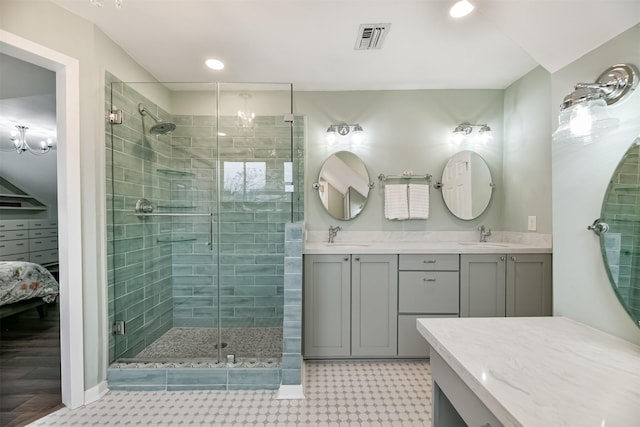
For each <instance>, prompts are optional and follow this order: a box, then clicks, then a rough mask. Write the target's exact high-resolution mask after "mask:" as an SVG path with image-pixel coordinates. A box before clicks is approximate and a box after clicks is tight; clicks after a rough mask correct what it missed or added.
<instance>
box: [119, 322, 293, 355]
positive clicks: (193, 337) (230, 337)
mask: <svg viewBox="0 0 640 427" xmlns="http://www.w3.org/2000/svg"><path fill="white" fill-rule="evenodd" d="M222 340H223V343H224V344H226V346H225V345H224V344H223V348H222V357H223V359H225V358H226V356H227V355H228V354H233V355H235V357H236V360H242V359H255V358H259V359H264V358H267V359H268V358H271V359H273V358H277V359H279V358H280V357H281V356H282V328H223V329H222ZM217 341H218V330H217V329H216V328H185V327H177V328H172V329H170V330H169V331H167V332H166V333H165V334H164V335H162V336H161V337H160V338H158V339H157V340H156V341H155V342H153V343H152V344H150V345H149V346H148V347H147V348H146V349H144V350H142V351H141V352H140V353H138V355H137V356H136V357H135V358H133V359H128V360H127V361H130V362H131V361H164V360H167V361H176V360H181V359H182V360H185V361H190V360H202V359H217V357H218V350H217V349H216V344H217Z"/></svg>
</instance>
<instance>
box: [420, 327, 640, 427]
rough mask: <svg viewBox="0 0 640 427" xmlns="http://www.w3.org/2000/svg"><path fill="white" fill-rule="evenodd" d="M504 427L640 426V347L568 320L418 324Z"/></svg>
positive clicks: (421, 330) (436, 349)
mask: <svg viewBox="0 0 640 427" xmlns="http://www.w3.org/2000/svg"><path fill="white" fill-rule="evenodd" d="M417 323H418V331H419V332H420V333H421V334H422V335H423V336H424V337H425V338H426V339H427V341H428V342H429V344H430V345H431V347H432V348H433V349H434V350H435V351H437V352H438V353H439V354H440V356H442V358H443V359H444V361H446V362H447V363H448V364H449V366H450V367H451V368H452V369H453V371H454V372H455V373H456V374H457V375H458V376H459V377H460V378H461V379H462V381H464V383H465V384H466V385H467V386H468V387H469V388H470V389H471V390H472V391H473V392H474V393H475V394H476V395H477V396H478V398H479V399H480V400H481V401H482V402H483V403H484V405H485V406H486V407H487V408H488V409H489V410H490V411H491V412H492V413H493V414H494V415H495V416H496V418H498V420H500V421H501V422H502V423H503V424H504V425H505V426H527V427H528V426H555V427H560V426H594V427H616V426H617V427H631V426H639V425H640V347H639V346H636V345H634V344H632V343H630V342H627V341H624V340H622V339H620V338H617V337H614V336H612V335H608V334H606V333H604V332H601V331H599V330H597V329H594V328H591V327H589V326H586V325H584V324H581V323H578V322H575V321H573V320H571V319H568V318H564V317H529V318H527V317H519V318H515V317H510V318H509V317H507V318H457V319H456V318H453V319H451V318H449V319H418V322H417Z"/></svg>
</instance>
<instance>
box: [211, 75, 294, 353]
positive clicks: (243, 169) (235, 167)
mask: <svg viewBox="0 0 640 427" xmlns="http://www.w3.org/2000/svg"><path fill="white" fill-rule="evenodd" d="M218 96H219V111H220V116H219V118H218V125H219V129H220V133H219V136H218V141H219V145H218V147H219V160H220V163H219V169H218V173H219V176H218V195H219V197H218V200H219V216H218V227H219V236H220V244H219V245H218V249H219V282H218V283H219V286H220V289H219V290H220V310H219V312H218V314H219V316H220V326H221V335H220V336H221V343H219V345H220V346H221V351H222V355H223V356H224V357H226V356H227V355H232V356H230V357H231V358H232V359H236V360H246V359H250V360H253V359H261V358H279V357H281V354H282V322H283V305H284V304H283V303H284V300H283V298H284V297H283V293H284V292H283V288H284V226H285V224H286V223H288V222H291V221H292V220H293V217H294V215H293V213H294V203H293V200H294V178H293V177H294V170H293V162H292V160H293V150H292V141H293V139H292V120H293V116H292V115H291V86H290V85H277V84H274V85H264V84H231V83H224V84H220V86H219V92H218Z"/></svg>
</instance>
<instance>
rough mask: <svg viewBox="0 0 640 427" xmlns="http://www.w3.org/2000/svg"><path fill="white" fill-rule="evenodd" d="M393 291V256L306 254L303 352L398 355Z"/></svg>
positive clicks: (308, 354) (395, 269) (395, 272)
mask: <svg viewBox="0 0 640 427" xmlns="http://www.w3.org/2000/svg"><path fill="white" fill-rule="evenodd" d="M397 295H398V256H397V255H369V254H367V255H305V259H304V356H305V357H308V358H314V357H349V356H353V357H392V356H396V354H397V321H398V320H397V318H398V311H397V307H398V299H397Z"/></svg>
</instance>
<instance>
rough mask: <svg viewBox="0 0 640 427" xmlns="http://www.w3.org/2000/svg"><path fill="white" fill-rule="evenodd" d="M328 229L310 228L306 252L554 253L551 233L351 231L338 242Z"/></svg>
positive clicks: (306, 238)
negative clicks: (481, 234)
mask: <svg viewBox="0 0 640 427" xmlns="http://www.w3.org/2000/svg"><path fill="white" fill-rule="evenodd" d="M327 236H328V233H327V232H326V231H306V232H305V240H304V253H305V254H345V253H358V254H495V253H500V254H502V253H504V254H517V253H551V252H552V245H551V236H550V235H546V234H535V233H509V232H502V231H496V232H493V233H492V235H491V236H490V237H488V238H487V242H480V241H479V235H478V233H477V232H466V231H462V232H459V231H451V232H447V231H440V232H352V231H351V232H350V231H340V232H338V235H337V236H336V238H335V239H334V243H328V242H327Z"/></svg>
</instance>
